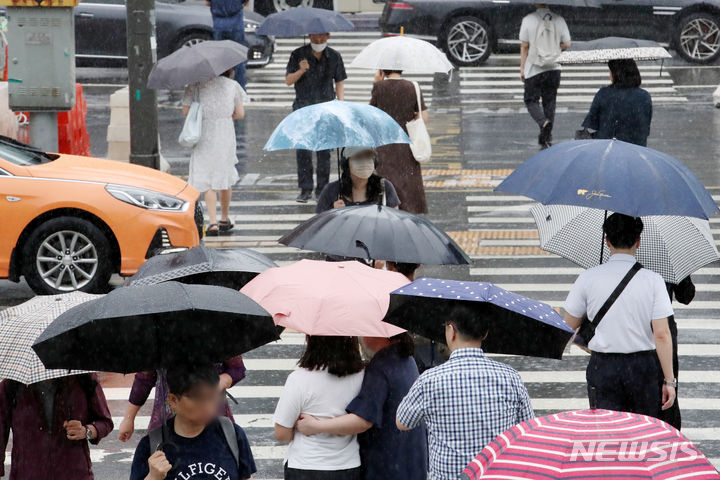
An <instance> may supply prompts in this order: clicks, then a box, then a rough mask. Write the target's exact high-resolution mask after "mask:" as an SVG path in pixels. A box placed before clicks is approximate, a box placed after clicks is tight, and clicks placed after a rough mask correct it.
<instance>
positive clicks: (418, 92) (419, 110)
mask: <svg viewBox="0 0 720 480" xmlns="http://www.w3.org/2000/svg"><path fill="white" fill-rule="evenodd" d="M412 84H413V86H415V98H416V100H417V109H418V118H417V119H418V120H422V102H421V101H420V84H419V83H418V82H416V81H414V80H413V82H412Z"/></svg>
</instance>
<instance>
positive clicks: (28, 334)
mask: <svg viewBox="0 0 720 480" xmlns="http://www.w3.org/2000/svg"><path fill="white" fill-rule="evenodd" d="M101 296H102V295H91V294H89V293H85V292H81V291H79V290H78V291H74V292H72V293H66V294H64V295H39V296H37V297H34V298H32V299H30V300H28V301H27V302H25V303H22V304H20V305H17V306H15V307H10V308H7V309H5V310H3V311H0V378H9V379H10V380H15V381H17V382H20V383H24V384H26V385H27V384H30V383H36V382H42V381H44V380H51V379H53V378H59V377H65V376H68V375H77V374H79V373H87V371H85V370H67V369H53V370H48V369H46V368H45V366H44V365H43V364H42V362H41V361H40V359H39V358H38V356H37V354H36V353H35V351H34V350H33V349H32V344H33V342H34V341H35V339H36V338H37V337H38V335H40V334H41V333H42V332H43V330H45V328H47V326H48V325H50V323H51V322H52V321H53V320H55V319H56V318H57V317H58V316H60V315H61V314H62V313H63V312H65V311H67V310H69V309H71V308H72V307H74V306H76V305H80V304H81V303H85V302H88V301H90V300H93V299H96V298H100V297H101Z"/></svg>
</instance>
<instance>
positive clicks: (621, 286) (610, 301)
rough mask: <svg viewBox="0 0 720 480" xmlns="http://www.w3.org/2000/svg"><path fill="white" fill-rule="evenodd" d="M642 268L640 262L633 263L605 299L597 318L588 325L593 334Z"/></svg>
mask: <svg viewBox="0 0 720 480" xmlns="http://www.w3.org/2000/svg"><path fill="white" fill-rule="evenodd" d="M642 268H643V266H642V264H641V263H640V262H635V265H633V266H632V268H631V269H630V270H629V271H628V273H627V274H625V276H624V277H623V279H622V280H621V281H620V283H619V284H618V286H617V287H615V290H613V292H612V293H611V294H610V296H609V297H608V299H607V300H605V303H603V306H602V307H600V310H598V313H597V314H596V315H595V318H593V319H592V321H591V322H590V325H589V326H588V330H590V332H591V333H592V334H593V335H594V334H595V330H596V329H597V327H598V325H600V322H601V321H602V319H603V317H604V316H605V314H606V313H607V312H608V310H610V307H612V306H613V304H614V303H615V300H617V299H618V297H619V296H620V294H621V293H622V292H623V290H625V287H627V286H628V283H630V280H632V279H633V277H634V276H635V274H636V273H637V272H639V271H640V270H641V269H642Z"/></svg>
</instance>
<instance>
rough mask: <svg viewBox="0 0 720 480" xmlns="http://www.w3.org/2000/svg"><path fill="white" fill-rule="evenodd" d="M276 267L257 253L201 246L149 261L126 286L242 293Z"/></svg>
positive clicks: (245, 249)
mask: <svg viewBox="0 0 720 480" xmlns="http://www.w3.org/2000/svg"><path fill="white" fill-rule="evenodd" d="M273 267H277V265H276V264H275V262H273V261H272V260H270V259H269V258H268V257H266V256H265V255H263V254H262V253H258V252H256V251H254V250H250V249H247V248H233V249H218V248H209V247H206V246H204V245H199V246H197V247H194V248H191V249H190V250H184V251H182V252H177V253H170V254H166V255H156V256H154V257H152V258H150V259H149V260H148V261H147V262H145V263H144V264H143V265H142V267H140V269H139V270H138V271H137V273H136V274H135V275H133V276H132V277H130V278H129V279H128V281H127V282H126V284H127V285H131V286H140V285H154V284H156V283H160V282H167V281H168V280H176V281H179V282H182V283H191V284H202V285H217V286H220V287H228V288H232V289H234V290H239V289H240V288H242V287H243V286H245V284H246V283H248V282H249V281H250V280H252V279H253V278H255V276H256V275H257V274H258V273H261V272H264V271H265V270H267V269H268V268H273Z"/></svg>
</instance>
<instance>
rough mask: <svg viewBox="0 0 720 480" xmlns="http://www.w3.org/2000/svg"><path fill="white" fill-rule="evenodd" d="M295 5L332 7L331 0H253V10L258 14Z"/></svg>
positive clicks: (294, 6) (267, 13)
mask: <svg viewBox="0 0 720 480" xmlns="http://www.w3.org/2000/svg"><path fill="white" fill-rule="evenodd" d="M297 7H315V8H325V9H327V10H332V9H333V2H332V0H255V11H256V12H257V13H259V14H260V15H265V16H267V15H270V14H272V13H277V12H280V11H283V10H289V9H291V8H297Z"/></svg>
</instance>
